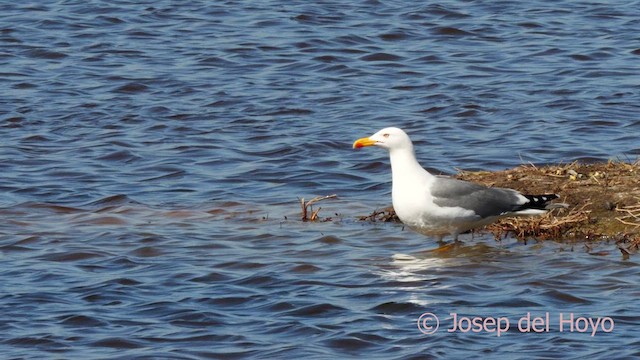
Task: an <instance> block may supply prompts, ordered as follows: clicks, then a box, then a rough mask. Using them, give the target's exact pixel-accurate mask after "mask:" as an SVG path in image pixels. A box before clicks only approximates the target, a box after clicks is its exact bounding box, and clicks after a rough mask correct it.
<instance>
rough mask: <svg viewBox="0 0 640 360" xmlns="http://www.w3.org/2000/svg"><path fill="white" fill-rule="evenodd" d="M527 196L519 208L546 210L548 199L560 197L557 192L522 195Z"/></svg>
mask: <svg viewBox="0 0 640 360" xmlns="http://www.w3.org/2000/svg"><path fill="white" fill-rule="evenodd" d="M524 197H526V198H527V200H529V201H527V202H526V203H524V204H522V205H521V206H520V209H519V210H525V209H539V210H547V205H548V203H549V201H551V200H555V199H558V198H560V196H558V194H544V195H524Z"/></svg>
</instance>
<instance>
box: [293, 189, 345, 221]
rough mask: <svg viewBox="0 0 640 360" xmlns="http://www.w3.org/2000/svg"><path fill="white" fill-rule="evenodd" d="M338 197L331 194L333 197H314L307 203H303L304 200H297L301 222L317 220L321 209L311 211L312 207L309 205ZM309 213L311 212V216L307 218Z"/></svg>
mask: <svg viewBox="0 0 640 360" xmlns="http://www.w3.org/2000/svg"><path fill="white" fill-rule="evenodd" d="M336 197H338V195H336V194H333V195H326V196H316V197H314V198H313V199H311V200H309V201H306V202H305V201H304V198H299V200H300V208H301V210H302V221H316V220H318V213H319V212H320V210H321V209H322V208H318V209H316V210H313V207H312V206H311V205H313V204H315V203H317V202H318V201H322V200H326V199H333V198H336ZM309 211H311V216H309Z"/></svg>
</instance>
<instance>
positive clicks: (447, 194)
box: [431, 176, 522, 218]
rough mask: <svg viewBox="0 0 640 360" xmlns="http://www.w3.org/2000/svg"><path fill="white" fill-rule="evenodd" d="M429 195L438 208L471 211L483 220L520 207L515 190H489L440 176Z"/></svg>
mask: <svg viewBox="0 0 640 360" xmlns="http://www.w3.org/2000/svg"><path fill="white" fill-rule="evenodd" d="M431 195H433V202H434V203H435V204H436V205H438V206H447V207H456V206H457V207H461V208H465V209H469V210H473V211H474V212H475V213H476V214H478V215H479V216H480V217H483V218H485V217H490V216H498V215H502V214H504V213H507V212H510V211H514V210H516V209H518V208H519V207H520V206H521V205H522V201H521V198H519V197H518V192H517V191H515V190H511V189H502V188H490V187H486V186H483V185H480V184H476V183H471V182H468V181H462V180H457V179H453V178H449V177H441V176H438V177H436V181H435V182H434V183H433V185H432V187H431Z"/></svg>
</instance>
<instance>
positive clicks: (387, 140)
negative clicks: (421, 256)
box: [353, 127, 568, 242]
mask: <svg viewBox="0 0 640 360" xmlns="http://www.w3.org/2000/svg"><path fill="white" fill-rule="evenodd" d="M366 146H378V147H381V148H383V149H387V150H388V151H389V158H390V160H391V178H392V179H391V180H392V186H391V198H392V202H393V208H394V210H395V212H396V215H397V216H398V218H399V219H400V221H402V222H403V223H404V224H405V225H407V226H408V227H410V228H411V229H413V230H415V231H416V232H418V233H421V234H424V235H428V236H436V237H437V239H438V241H439V242H442V239H443V237H444V236H446V235H452V236H453V238H454V240H455V241H458V235H459V234H461V233H464V232H466V231H469V230H471V229H475V228H478V227H481V226H485V225H488V224H491V223H493V222H494V221H496V220H498V219H500V218H503V217H512V216H524V215H540V214H544V213H546V212H547V211H549V210H551V209H554V208H566V207H567V206H568V205H566V204H560V203H554V204H551V203H549V202H550V201H551V200H554V199H557V198H559V196H558V195H556V194H545V195H524V194H522V193H520V192H518V191H516V190H513V189H506V188H492V187H487V186H484V185H481V184H477V183H473V182H469V181H463V180H458V179H454V178H451V177H448V176H440V175H433V174H431V173H429V172H428V171H427V170H425V169H424V168H423V167H422V166H420V164H419V163H418V160H416V156H415V153H414V150H413V143H412V142H411V139H410V138H409V136H408V135H407V134H406V133H405V132H404V131H403V130H401V129H399V128H395V127H389V128H385V129H382V130H380V131H378V132H377V133H375V134H373V135H371V136H369V137H364V138H361V139H358V140H356V141H355V142H354V143H353V148H354V149H359V148H362V147H366Z"/></svg>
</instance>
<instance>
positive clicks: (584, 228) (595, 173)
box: [360, 161, 640, 255]
mask: <svg viewBox="0 0 640 360" xmlns="http://www.w3.org/2000/svg"><path fill="white" fill-rule="evenodd" d="M639 175H640V161H636V162H635V163H623V162H614V161H610V162H608V163H598V164H579V163H571V164H565V165H550V166H544V167H536V166H533V165H523V166H519V167H517V168H514V169H509V170H505V171H499V172H471V171H461V172H460V173H459V174H457V175H456V176H455V177H457V178H459V179H463V180H468V181H474V182H478V183H482V184H485V185H487V186H493V187H507V188H512V189H516V190H519V191H522V192H524V193H528V194H534V195H535V194H544V193H556V194H559V195H560V197H561V201H562V202H564V203H567V204H569V208H568V209H566V210H565V209H556V210H553V211H551V212H550V213H548V214H546V215H544V216H539V217H520V218H506V219H503V220H501V221H499V222H497V223H495V224H492V225H490V226H487V228H486V230H488V231H490V232H492V233H493V234H494V236H495V237H496V239H500V238H502V237H503V236H507V235H508V234H514V235H515V236H516V237H517V238H519V239H528V238H533V239H537V240H546V239H554V240H560V241H563V240H574V241H575V240H613V241H615V242H616V243H617V244H618V247H619V248H620V251H622V253H623V254H626V255H629V254H633V253H636V252H637V251H638V248H639V247H640V235H639V234H640V177H639ZM360 220H367V221H397V217H395V214H394V213H393V209H392V208H388V209H384V210H382V211H374V212H373V213H372V214H370V215H368V216H362V217H360Z"/></svg>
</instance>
